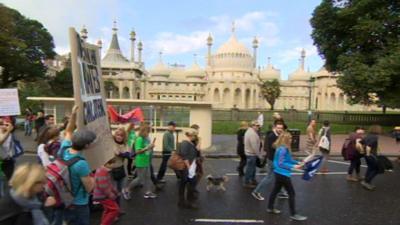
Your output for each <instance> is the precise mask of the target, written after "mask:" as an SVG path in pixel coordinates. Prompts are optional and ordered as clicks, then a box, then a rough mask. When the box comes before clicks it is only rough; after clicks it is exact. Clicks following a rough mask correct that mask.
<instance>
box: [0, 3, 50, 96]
mask: <svg viewBox="0 0 400 225" xmlns="http://www.w3.org/2000/svg"><path fill="white" fill-rule="evenodd" d="M0 24H1V25H0V65H1V66H2V67H4V70H3V74H2V75H1V78H0V88H5V87H13V86H16V84H17V81H20V80H21V81H28V82H29V81H35V80H37V78H42V77H44V76H45V72H46V66H45V65H44V64H43V62H44V60H45V59H51V58H53V57H54V55H55V52H54V50H53V49H54V43H53V38H52V36H51V35H50V33H49V32H48V31H47V30H46V28H44V27H43V25H42V24H41V23H39V22H38V21H36V20H30V19H28V18H26V17H24V16H23V15H21V14H20V13H19V12H18V11H16V10H14V9H11V8H8V7H6V6H5V5H3V4H0Z"/></svg>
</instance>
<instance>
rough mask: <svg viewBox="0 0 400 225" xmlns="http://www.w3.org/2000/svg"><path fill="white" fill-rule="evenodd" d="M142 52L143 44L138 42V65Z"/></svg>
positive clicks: (140, 61)
mask: <svg viewBox="0 0 400 225" xmlns="http://www.w3.org/2000/svg"><path fill="white" fill-rule="evenodd" d="M142 50H143V43H142V41H139V43H138V51H139V55H138V62H139V64H141V63H142Z"/></svg>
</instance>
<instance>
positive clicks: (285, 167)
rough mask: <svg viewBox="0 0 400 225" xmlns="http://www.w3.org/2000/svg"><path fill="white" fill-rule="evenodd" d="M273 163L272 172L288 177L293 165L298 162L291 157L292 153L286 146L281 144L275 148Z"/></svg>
mask: <svg viewBox="0 0 400 225" xmlns="http://www.w3.org/2000/svg"><path fill="white" fill-rule="evenodd" d="M273 163H274V173H277V174H280V175H283V176H286V177H290V176H291V175H292V169H293V167H294V166H295V165H297V164H298V163H299V162H298V161H296V160H293V159H292V155H291V154H290V151H289V150H288V149H287V147H286V146H283V145H281V146H279V148H278V149H276V152H275V156H274V161H273Z"/></svg>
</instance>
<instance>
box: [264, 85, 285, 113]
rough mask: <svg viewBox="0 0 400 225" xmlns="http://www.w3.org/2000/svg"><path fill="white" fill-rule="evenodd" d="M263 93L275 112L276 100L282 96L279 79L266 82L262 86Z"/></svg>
mask: <svg viewBox="0 0 400 225" xmlns="http://www.w3.org/2000/svg"><path fill="white" fill-rule="evenodd" d="M261 93H262V95H263V96H264V98H265V100H266V101H267V102H268V104H269V105H270V107H271V110H274V105H275V102H276V99H278V98H279V96H280V95H281V85H280V83H279V81H278V80H277V79H274V80H267V81H264V83H263V84H262V86H261Z"/></svg>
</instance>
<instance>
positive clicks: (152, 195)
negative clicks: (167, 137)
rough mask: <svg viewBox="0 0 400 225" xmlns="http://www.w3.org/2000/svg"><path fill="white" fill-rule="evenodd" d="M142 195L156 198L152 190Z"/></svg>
mask: <svg viewBox="0 0 400 225" xmlns="http://www.w3.org/2000/svg"><path fill="white" fill-rule="evenodd" d="M143 197H144V198H157V195H156V194H154V193H153V192H147V193H146V194H144V196H143Z"/></svg>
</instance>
